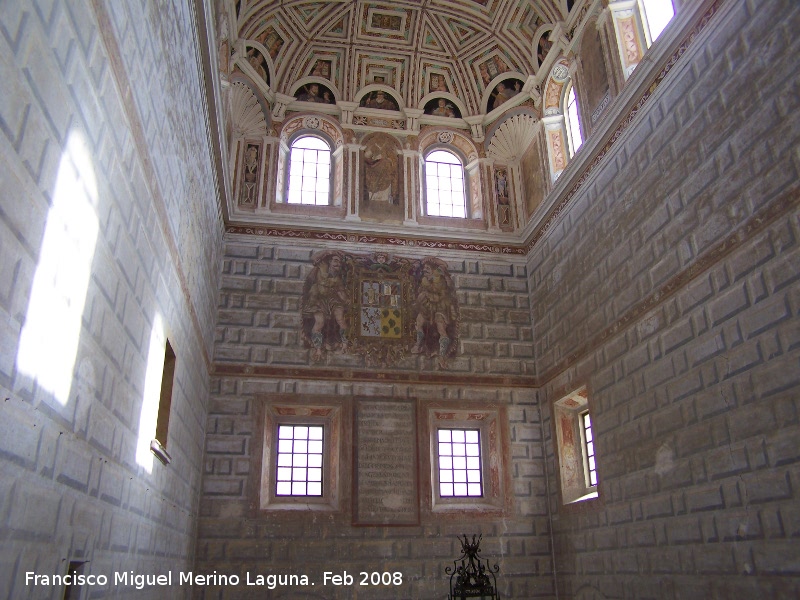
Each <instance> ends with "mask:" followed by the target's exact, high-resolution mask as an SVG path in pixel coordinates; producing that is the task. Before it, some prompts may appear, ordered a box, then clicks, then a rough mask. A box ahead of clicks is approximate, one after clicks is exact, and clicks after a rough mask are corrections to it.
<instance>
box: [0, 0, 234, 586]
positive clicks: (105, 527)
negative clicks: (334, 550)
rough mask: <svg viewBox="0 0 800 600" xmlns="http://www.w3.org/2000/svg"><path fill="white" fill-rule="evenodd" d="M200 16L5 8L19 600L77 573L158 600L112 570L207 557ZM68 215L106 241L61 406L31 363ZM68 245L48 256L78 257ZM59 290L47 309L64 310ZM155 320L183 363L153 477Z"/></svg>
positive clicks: (0, 63)
mask: <svg viewBox="0 0 800 600" xmlns="http://www.w3.org/2000/svg"><path fill="white" fill-rule="evenodd" d="M188 6H189V5H188V4H187V3H174V4H164V3H142V4H141V5H139V4H135V3H131V2H124V3H123V2H109V3H107V4H104V3H100V2H98V3H95V4H92V3H91V2H83V1H79V2H63V1H59V0H56V1H54V2H44V3H42V2H6V3H3V5H2V8H1V9H0V79H1V80H2V85H0V189H2V193H0V248H1V249H0V290H2V292H0V315H2V316H1V317H0V323H1V325H0V331H1V332H0V336H2V337H1V338H0V339H2V343H0V348H2V349H1V350H0V388H1V389H2V396H1V397H0V464H2V477H0V581H1V582H2V584H0V588H2V592H0V596H2V597H4V598H6V597H7V598H57V597H58V598H60V597H62V594H63V590H62V589H61V588H60V587H59V586H57V587H52V586H26V585H25V578H24V573H25V572H26V571H34V572H36V573H39V574H46V575H54V574H57V575H63V574H64V573H65V572H66V568H67V564H68V562H69V561H72V560H76V561H89V562H88V564H87V565H86V567H85V571H84V572H85V573H88V574H105V575H107V576H108V577H109V579H110V580H111V583H110V584H109V586H108V587H106V588H102V587H101V588H94V589H93V590H92V593H93V594H96V595H101V596H113V597H122V596H125V597H127V596H129V595H137V597H152V598H163V597H164V595H163V589H162V590H158V589H145V590H141V591H137V590H136V589H135V587H131V586H127V587H126V586H115V585H114V584H113V573H114V572H115V571H131V570H132V571H135V572H137V573H150V574H152V573H163V572H166V571H168V570H174V571H178V570H188V569H190V568H191V565H192V563H193V557H194V532H195V527H196V516H197V505H198V498H199V490H200V478H201V465H202V456H203V444H202V440H203V436H204V432H205V426H206V420H205V414H206V410H207V409H206V406H207V398H208V381H209V378H208V369H209V355H210V351H211V344H212V343H213V328H214V319H215V315H216V294H217V291H216V290H217V287H218V280H219V262H220V261H219V258H218V257H219V256H220V254H221V239H222V227H221V219H220V217H219V203H218V201H217V199H216V198H215V197H214V195H213V191H212V190H213V189H214V185H213V181H212V179H211V177H210V175H209V173H210V171H211V165H210V158H209V156H210V155H209V151H208V144H207V141H206V140H207V136H206V132H205V130H204V128H203V126H202V119H197V118H196V114H201V113H202V110H203V107H202V104H201V101H200V94H199V91H200V83H199V81H200V79H199V76H198V71H197V67H196V59H195V56H194V50H193V43H190V42H188V41H187V40H191V39H193V38H194V37H195V34H194V31H193V29H192V27H193V25H192V19H191V15H190V14H189V13H188V10H189V8H188ZM80 148H82V150H81V149H80ZM76 167H77V168H78V170H79V171H80V172H81V173H82V175H83V180H82V183H81V185H83V186H84V189H85V188H94V187H96V192H95V191H91V192H90V193H88V196H89V197H90V201H89V203H88V205H87V201H86V200H83V197H84V196H87V194H86V193H85V192H84V191H82V190H81V189H78V188H75V189H67V188H64V186H63V185H62V183H63V181H66V180H67V179H69V178H68V177H67V178H66V179H65V177H66V175H65V174H66V173H73V172H74V169H75V168H76ZM59 182H62V183H59ZM65 189H66V192H65ZM56 205H58V206H61V207H63V210H62V211H61V213H60V214H61V215H62V217H64V219H66V220H67V221H69V220H70V218H71V216H75V215H76V214H77V215H80V217H81V218H80V219H77V220H74V221H73V223H72V225H71V227H73V228H77V229H78V230H80V229H81V228H82V227H84V226H85V225H87V224H90V225H91V224H92V223H93V224H94V225H93V227H92V226H90V227H89V228H88V229H89V230H92V229H94V230H95V231H96V241H95V243H94V244H93V245H90V247H89V248H90V249H89V254H88V257H87V258H88V260H87V261H86V262H87V263H88V264H86V265H85V268H88V269H89V271H88V277H87V278H86V290H85V292H84V293H79V294H78V295H77V296H76V298H75V300H76V301H82V300H83V297H84V296H85V304H84V305H83V308H82V310H81V309H78V311H77V313H76V317H77V320H76V321H75V323H76V324H77V329H76V331H77V333H78V336H79V337H78V345H77V351H76V355H75V359H74V364H73V363H70V364H68V365H67V368H68V369H69V370H68V371H67V373H68V376H69V373H72V375H73V377H72V378H71V382H68V385H67V388H68V391H67V392H65V393H59V394H54V393H51V392H50V391H48V386H46V385H44V384H43V381H45V380H46V378H47V372H48V370H49V369H52V368H54V365H53V364H52V363H48V361H50V359H46V358H45V356H46V353H44V356H40V357H39V360H38V361H35V362H38V367H37V368H36V369H33V371H37V369H38V372H39V377H38V378H33V377H32V376H31V367H30V365H27V366H26V365H25V364H23V363H21V362H20V359H19V358H18V350H19V347H20V337H21V332H22V330H23V327H24V326H25V325H26V324H30V323H31V322H32V321H34V320H35V319H34V318H33V317H32V316H31V315H32V313H30V312H29V302H30V299H31V290H32V288H33V286H34V280H35V277H36V275H35V274H36V272H37V265H38V264H40V263H41V262H42V260H43V256H44V255H46V254H47V252H46V251H44V250H43V249H42V245H43V239H44V238H45V235H46V234H45V231H46V230H47V219H48V214H49V212H50V211H51V209H52V208H53V207H54V206H56ZM87 206H88V207H89V208H88V210H87V208H86V207H87ZM48 235H49V234H48ZM90 237H93V236H90V235H88V234H83V233H79V234H78V235H77V236H76V239H79V240H81V239H82V240H84V241H85V240H87V239H89V238H90ZM67 246H69V244H67V245H64V246H63V252H58V251H56V252H55V253H54V254H51V255H50V256H51V259H52V257H53V256H55V260H56V261H58V260H59V258H60V259H61V260H67V259H66V258H65V257H69V256H70V253H69V250H70V248H69V247H67ZM74 266H79V265H70V264H61V265H60V267H59V273H60V274H62V275H67V273H69V269H70V268H71V267H74ZM70 277H72V276H70ZM53 296H54V297H52V298H47V297H45V304H44V305H45V306H50V305H49V304H48V303H49V302H53V303H55V304H57V303H58V298H57V297H55V294H53ZM55 304H53V306H54V305H55ZM62 304H63V303H62ZM45 312H47V311H45ZM156 315H159V316H160V317H161V318H162V319H163V322H164V324H165V327H166V331H167V335H168V336H169V339H170V342H171V343H172V346H173V348H174V349H175V351H176V354H177V370H176V376H175V386H174V393H173V404H172V416H171V421H170V431H169V438H168V440H167V447H168V450H169V452H170V453H171V454H172V457H173V461H172V464H171V465H170V466H169V467H163V466H162V465H161V464H160V463H158V462H157V461H156V462H155V463H154V465H153V469H152V473H148V472H147V471H146V470H145V469H143V468H142V467H141V466H139V465H138V464H137V463H136V460H135V454H136V443H137V436H138V428H139V417H140V412H141V405H142V394H143V388H144V379H145V370H146V363H147V355H148V349H149V341H150V332H151V329H152V326H153V323H154V320H155V319H156ZM61 325H62V323H59V322H55V323H50V324H49V325H48V327H50V330H49V331H48V335H47V337H46V339H47V340H48V344H52V345H54V346H55V347H56V351H55V352H53V357H54V360H55V361H58V360H61V359H62V358H65V359H66V358H68V354H69V353H68V352H66V351H65V350H63V348H61V346H59V344H61V342H60V341H59V338H58V337H57V332H56V330H58V329H59V328H60V326H61ZM50 334H52V335H50ZM85 593H87V592H85ZM174 593H175V594H180V592H179V591H177V590H176V591H175V592H174ZM87 597H88V596H87ZM172 597H177V596H172Z"/></svg>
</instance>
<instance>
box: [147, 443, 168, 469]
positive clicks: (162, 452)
mask: <svg viewBox="0 0 800 600" xmlns="http://www.w3.org/2000/svg"><path fill="white" fill-rule="evenodd" d="M150 452H152V453H153V454H154V455H155V457H156V458H157V459H158V460H160V461H161V463H162V464H163V465H165V466H166V465H168V464H169V463H171V462H172V457H171V456H170V455H169V453H168V452H167V449H166V448H164V446H162V445H161V442H159V441H158V440H152V441H151V442H150Z"/></svg>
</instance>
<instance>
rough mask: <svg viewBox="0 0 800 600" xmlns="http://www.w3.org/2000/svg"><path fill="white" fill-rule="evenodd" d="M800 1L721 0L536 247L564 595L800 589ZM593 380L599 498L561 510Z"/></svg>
mask: <svg viewBox="0 0 800 600" xmlns="http://www.w3.org/2000/svg"><path fill="white" fill-rule="evenodd" d="M799 9H800V7H798V5H797V3H794V2H771V3H751V2H739V1H731V2H726V3H722V9H721V11H720V13H719V14H717V15H715V16H714V17H712V20H711V21H710V23H711V24H710V25H709V27H708V29H706V30H704V31H703V32H702V33H701V34H700V36H698V37H697V38H696V39H695V40H694V41H693V45H691V46H690V47H689V49H688V50H687V52H686V54H685V55H684V56H683V58H682V59H681V60H680V61H679V62H678V63H677V64H676V65H675V67H674V69H673V71H672V72H671V73H670V75H668V77H667V79H665V81H664V82H663V83H662V84H661V86H660V87H659V88H658V91H657V92H656V93H655V94H654V95H653V96H652V97H651V98H650V99H649V100H648V102H647V104H645V105H644V107H643V108H642V109H641V110H640V111H639V114H638V115H637V116H636V118H635V120H634V121H633V122H632V124H631V125H630V127H629V129H628V130H627V131H626V133H625V134H624V135H623V136H622V137H621V138H620V139H619V140H618V141H617V143H616V145H615V146H614V148H613V149H612V150H611V151H610V152H609V153H608V155H606V156H605V158H604V159H603V161H604V162H603V163H601V165H600V166H599V167H598V168H597V173H596V176H593V177H591V178H589V179H587V180H586V183H585V184H584V186H583V188H582V189H581V190H580V191H579V192H578V193H577V195H576V196H575V197H574V198H573V200H572V203H571V204H570V205H569V206H568V208H567V209H566V210H565V212H564V215H563V218H562V219H561V221H560V224H559V225H557V226H555V227H554V228H553V229H552V230H551V231H550V232H549V233H548V234H547V235H545V236H544V237H543V238H542V239H541V241H540V243H539V244H538V245H537V246H536V247H535V248H534V249H533V252H532V253H531V255H530V257H529V263H528V266H529V269H530V273H531V279H530V287H531V306H532V310H533V322H534V345H535V348H536V352H535V356H536V359H537V369H538V370H537V375H538V376H539V378H540V379H541V383H542V400H543V403H542V410H543V415H544V416H543V423H544V433H545V438H546V440H547V448H548V450H547V453H548V473H549V479H550V480H551V481H553V482H556V484H555V485H551V492H552V497H551V503H550V506H551V510H552V513H553V517H554V546H555V554H556V557H557V558H556V571H557V574H558V581H559V591H560V593H561V594H562V596H561V597H575V596H577V597H601V596H592V595H591V594H592V593H594V592H595V591H597V592H599V593H602V594H604V595H605V597H609V598H610V597H625V598H646V597H657V598H664V597H675V598H678V597H681V598H734V597H735V598H765V597H771V598H790V597H795V596H797V595H798V593H800V569H798V563H797V550H796V546H797V536H798V535H800V529H799V528H798V527H800V521H798V518H797V515H798V514H800V510H799V509H800V497H798V493H797V489H798V484H800V443H799V442H798V440H800V429H799V428H798V409H800V407H799V406H798V391H800V368H798V366H799V364H798V362H799V361H800V354H798V349H800V345H799V344H798V341H800V338H798V327H797V323H798V319H797V317H798V311H799V310H800V304H799V303H798V301H800V295H799V294H800V287H798V273H800V270H798V268H797V265H798V257H800V246H798V240H799V239H800V221H798V217H799V216H800V212H798V206H797V199H798V197H799V196H798V194H799V192H798V180H799V179H800V168H799V164H798V154H797V148H798V146H799V145H800V136H799V135H798V118H797V114H798V98H799V97H800V96H798V94H797V89H798V88H797V56H798V52H799V51H800V45H799V44H798V41H797V39H796V36H794V35H793V33H792V23H795V24H796V23H797V22H798V19H800V10H799ZM641 68H642V66H641V65H640V67H639V69H641ZM637 75H638V73H634V75H633V77H632V78H631V81H629V85H630V84H631V83H632V82H633V83H635V82H636V81H637V80H636V77H637ZM582 385H586V386H587V387H588V391H589V408H590V411H591V413H592V420H593V423H594V435H595V439H596V442H597V461H598V471H597V473H598V477H599V481H600V486H599V487H600V500H599V501H596V502H592V503H586V504H584V505H583V506H581V507H565V506H562V505H561V501H560V498H559V495H558V484H557V481H558V477H557V475H558V470H557V463H556V460H555V456H554V453H555V448H554V446H555V431H554V430H553V424H552V423H551V413H550V410H549V409H550V407H551V406H552V404H551V403H552V402H553V401H558V400H559V399H560V398H562V397H564V396H565V395H566V394H568V393H570V392H572V391H574V390H576V389H578V388H579V387H580V386H582Z"/></svg>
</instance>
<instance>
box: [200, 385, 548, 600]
mask: <svg viewBox="0 0 800 600" xmlns="http://www.w3.org/2000/svg"><path fill="white" fill-rule="evenodd" d="M277 392H281V393H288V394H295V395H297V396H299V397H301V398H303V399H304V400H308V401H309V402H313V401H314V397H315V396H321V395H335V396H338V397H343V398H348V397H351V396H364V397H369V398H392V399H399V400H400V401H405V402H414V401H415V400H416V399H419V400H431V399H435V400H454V401H463V402H471V403H477V404H484V403H485V404H486V405H487V406H488V405H494V406H503V407H505V410H506V413H507V418H508V425H509V437H510V448H509V453H510V456H509V458H510V459H511V470H510V472H511V479H510V481H509V482H508V484H507V485H508V493H509V495H510V498H511V508H510V510H509V511H508V512H507V513H506V514H504V515H503V516H480V515H478V516H476V515H475V514H470V513H469V512H464V513H452V514H444V515H442V514H431V513H429V512H427V513H426V512H425V511H424V510H422V512H421V515H420V524H419V525H416V526H395V527H384V526H354V525H353V524H352V521H353V517H352V515H353V511H352V497H351V493H350V488H349V486H345V495H344V498H343V503H342V508H341V510H339V511H336V512H318V511H310V510H297V511H287V510H274V511H269V510H258V509H256V508H255V506H257V505H258V489H256V485H257V484H258V482H259V481H260V477H259V473H258V472H255V473H254V469H255V470H257V469H258V467H259V465H260V462H261V461H260V458H259V457H258V456H257V455H256V454H255V453H256V452H258V450H259V449H260V445H259V443H258V440H257V439H256V436H257V435H258V434H259V433H261V426H260V424H259V423H258V422H257V421H256V418H257V415H258V414H259V411H258V409H257V407H258V405H259V403H260V402H261V401H262V400H261V398H262V397H263V395H264V394H273V393H277ZM417 418H418V420H419V419H420V418H421V417H420V416H419V413H418V417H417ZM423 443H424V442H423ZM542 453H543V447H542V440H541V426H540V422H539V407H538V403H537V401H536V396H535V393H534V392H532V391H530V390H518V389H488V388H475V387H466V386H454V385H449V386H441V385H424V386H423V385H405V384H390V383H378V384H373V383H343V382H335V381H324V380H313V381H306V380H292V379H281V380H276V379H265V378H260V377H252V376H251V377H246V376H245V377H215V378H213V381H212V401H211V407H210V411H209V421H208V435H207V441H206V463H205V476H204V480H203V497H202V502H201V515H200V521H199V529H198V546H197V563H196V570H197V572H198V573H212V572H214V571H216V572H217V573H224V574H228V575H230V574H234V575H237V576H238V577H239V578H240V584H239V585H238V586H208V587H204V588H196V589H195V597H196V598H258V597H263V595H264V593H265V590H266V588H264V587H260V588H259V587H249V588H248V587H246V586H245V585H243V584H244V582H245V581H246V578H247V576H248V575H247V574H248V573H249V574H250V578H251V579H252V580H255V579H256V578H257V576H258V575H259V574H261V575H263V576H264V577H267V576H268V575H270V574H272V575H278V574H280V575H292V574H293V575H306V576H307V577H308V579H309V582H314V583H315V585H314V587H313V588H312V587H301V586H297V585H288V586H279V587H277V588H276V589H274V590H272V591H271V592H270V596H271V597H275V598H302V597H308V598H320V599H324V598H327V599H333V598H342V599H347V598H376V599H377V598H380V599H388V598H398V599H399V598H402V599H408V598H415V599H416V598H419V599H423V598H430V599H434V598H443V597H447V593H448V584H449V576H448V575H447V574H446V573H445V567H447V566H450V567H452V564H453V562H452V561H453V560H454V559H456V558H458V557H459V556H460V544H459V543H458V540H457V539H456V536H458V535H462V534H470V535H472V534H482V535H483V541H482V544H481V548H482V553H483V556H484V557H486V558H488V559H490V560H491V562H492V564H494V563H497V564H498V565H499V566H500V575H499V579H498V581H499V588H500V590H501V592H502V593H503V597H511V598H550V597H553V577H552V560H551V555H550V549H551V548H550V533H549V531H550V528H549V522H548V516H547V495H546V482H545V478H544V461H543V454H542ZM352 468H353V467H352V465H351V464H350V463H347V464H343V465H342V469H343V472H344V475H343V476H344V477H345V478H346V479H348V480H349V478H350V477H351V476H352ZM419 474H420V475H419V476H420V477H425V476H426V475H425V471H424V469H423V468H422V467H420V471H419ZM326 571H327V572H332V573H334V574H339V575H340V574H342V573H343V572H344V571H347V573H349V574H350V575H353V576H355V577H356V579H355V582H354V583H353V584H351V585H343V586H338V587H337V586H334V585H332V584H330V583H328V584H327V585H324V573H325V572H326ZM361 572H367V573H372V572H379V573H383V572H391V573H400V574H402V584H401V585H397V586H394V585H391V586H361V585H359V583H360V578H359V577H358V575H359V574H360V573H361Z"/></svg>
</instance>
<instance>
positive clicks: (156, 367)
mask: <svg viewBox="0 0 800 600" xmlns="http://www.w3.org/2000/svg"><path fill="white" fill-rule="evenodd" d="M166 340H167V338H166V332H165V331H164V322H163V321H162V320H161V316H160V315H158V314H156V316H155V318H154V319H153V329H152V330H151V332H150V349H149V350H148V352H147V371H146V374H145V377H144V392H143V394H142V413H141V415H140V416H139V438H138V440H137V443H136V463H137V464H139V465H140V466H142V467H144V468H145V469H146V470H147V472H148V473H150V472H152V470H153V454H152V453H151V452H150V441H151V440H153V439H154V438H155V437H156V424H157V422H158V402H159V399H160V398H161V377H162V375H163V372H164V352H165V348H166Z"/></svg>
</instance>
